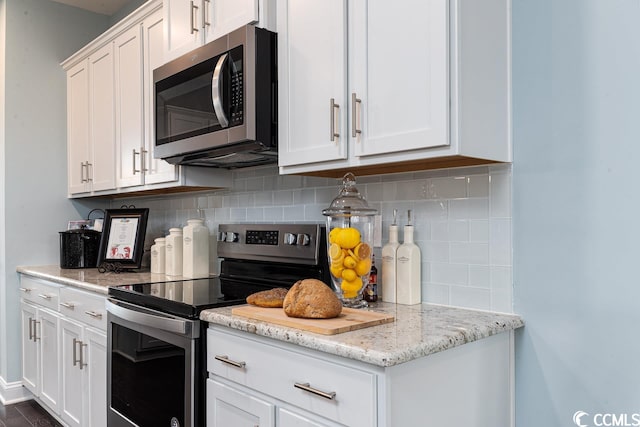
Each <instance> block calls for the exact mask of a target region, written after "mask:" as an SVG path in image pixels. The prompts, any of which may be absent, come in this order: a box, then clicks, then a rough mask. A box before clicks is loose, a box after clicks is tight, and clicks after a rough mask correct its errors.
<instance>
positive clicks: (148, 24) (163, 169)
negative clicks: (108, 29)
mask: <svg viewBox="0 0 640 427" xmlns="http://www.w3.org/2000/svg"><path fill="white" fill-rule="evenodd" d="M162 25H163V18H162V11H157V12H156V13H154V14H153V15H151V16H149V17H148V18H146V19H145V20H144V23H143V25H142V30H143V35H142V38H143V43H144V48H143V52H144V111H145V117H144V120H145V134H144V139H145V148H146V150H147V152H146V153H145V157H144V167H145V169H146V171H145V174H144V182H145V184H156V183H159V182H171V181H176V180H177V179H178V168H177V166H175V165H172V164H171V163H167V162H165V161H164V160H161V159H156V158H154V157H153V150H154V147H155V137H156V132H155V122H154V117H153V116H154V114H153V105H154V100H153V97H154V91H153V89H154V87H153V70H154V69H155V68H158V67H159V66H161V65H162V64H163V63H164V59H163V47H162V37H163V33H162Z"/></svg>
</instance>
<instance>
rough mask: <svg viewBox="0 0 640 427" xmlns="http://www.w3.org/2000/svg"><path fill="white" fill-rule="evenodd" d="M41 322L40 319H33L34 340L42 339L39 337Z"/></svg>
mask: <svg viewBox="0 0 640 427" xmlns="http://www.w3.org/2000/svg"><path fill="white" fill-rule="evenodd" d="M39 324H40V322H39V321H37V320H34V321H33V342H36V341H38V340H39V339H40V337H38V325H39Z"/></svg>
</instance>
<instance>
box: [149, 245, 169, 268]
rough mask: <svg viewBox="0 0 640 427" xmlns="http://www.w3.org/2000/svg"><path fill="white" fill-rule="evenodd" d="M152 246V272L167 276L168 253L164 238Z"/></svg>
mask: <svg viewBox="0 0 640 427" xmlns="http://www.w3.org/2000/svg"><path fill="white" fill-rule="evenodd" d="M154 242H155V243H154V244H153V245H152V246H151V272H152V273H160V274H165V271H166V267H165V261H166V251H165V242H166V239H165V238H164V237H158V238H157V239H155V240H154Z"/></svg>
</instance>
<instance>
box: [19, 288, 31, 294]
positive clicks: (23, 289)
mask: <svg viewBox="0 0 640 427" xmlns="http://www.w3.org/2000/svg"><path fill="white" fill-rule="evenodd" d="M20 290H21V291H22V292H24V293H27V294H28V293H29V292H31V289H30V288H20Z"/></svg>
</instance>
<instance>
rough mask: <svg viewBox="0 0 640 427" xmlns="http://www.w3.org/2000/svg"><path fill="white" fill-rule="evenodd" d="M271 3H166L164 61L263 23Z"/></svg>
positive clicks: (193, 0) (178, 0) (187, 0)
mask: <svg viewBox="0 0 640 427" xmlns="http://www.w3.org/2000/svg"><path fill="white" fill-rule="evenodd" d="M268 1H271V0H164V22H165V24H164V29H165V31H164V33H165V43H164V44H165V56H164V60H165V61H166V62H168V61H170V60H172V59H175V58H177V57H179V56H181V55H184V54H185V53H187V52H189V51H191V50H193V49H195V48H197V47H199V46H201V45H203V44H205V43H207V42H210V41H212V40H215V39H217V38H219V37H220V36H223V35H225V34H227V33H228V32H230V31H233V30H235V29H237V28H239V27H241V26H243V25H246V24H255V23H258V22H260V19H261V12H260V9H261V7H266V2H268ZM263 16H264V15H263ZM263 20H264V19H263ZM262 26H264V25H262Z"/></svg>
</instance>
